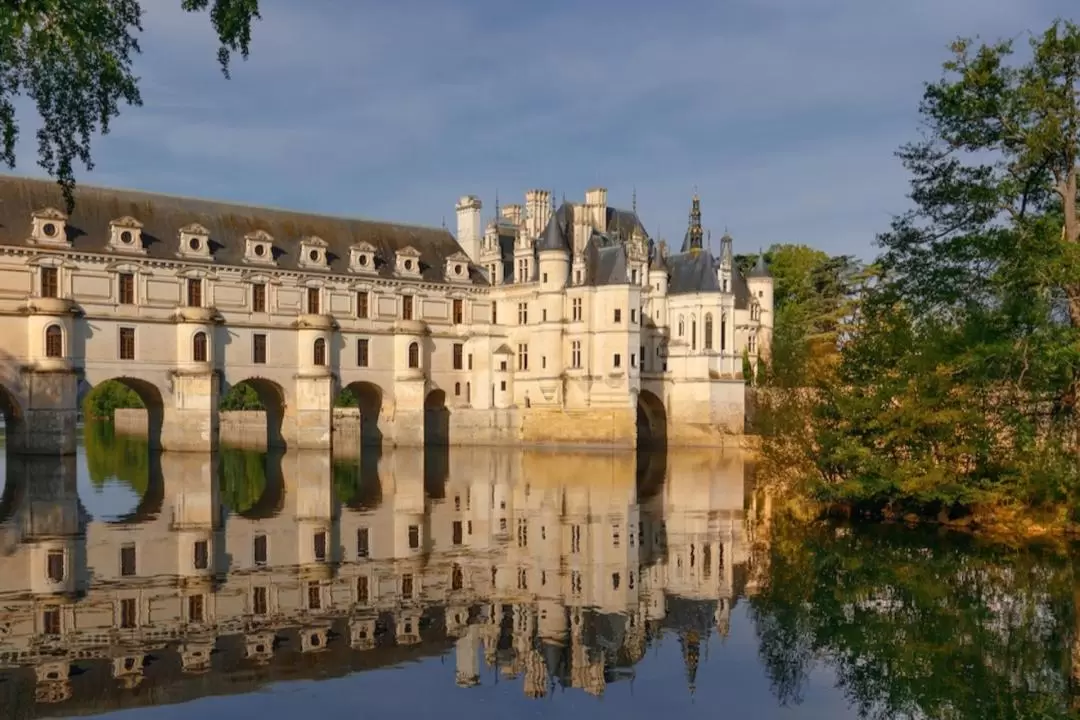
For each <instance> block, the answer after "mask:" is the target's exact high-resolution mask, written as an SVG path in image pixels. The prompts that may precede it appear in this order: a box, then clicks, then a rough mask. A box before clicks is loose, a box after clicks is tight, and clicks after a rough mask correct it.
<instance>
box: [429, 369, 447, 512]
mask: <svg viewBox="0 0 1080 720" xmlns="http://www.w3.org/2000/svg"><path fill="white" fill-rule="evenodd" d="M449 474H450V410H449V409H448V408H447V407H446V393H445V392H444V391H442V390H432V391H431V392H429V393H428V395H427V397H426V398H425V399H424V486H425V488H426V489H427V490H428V493H429V494H430V495H432V496H433V497H439V495H440V494H441V493H436V492H435V490H436V489H437V488H439V487H441V485H442V484H443V483H445V481H446V478H447V477H448V476H449Z"/></svg>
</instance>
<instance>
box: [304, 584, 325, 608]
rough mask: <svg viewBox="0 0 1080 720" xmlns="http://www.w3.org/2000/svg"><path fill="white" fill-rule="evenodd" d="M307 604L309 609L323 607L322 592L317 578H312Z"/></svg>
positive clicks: (308, 589) (308, 588) (308, 587)
mask: <svg viewBox="0 0 1080 720" xmlns="http://www.w3.org/2000/svg"><path fill="white" fill-rule="evenodd" d="M307 606H308V609H309V610H321V609H322V592H320V588H319V583H318V581H317V580H312V581H311V582H309V583H308V586H307Z"/></svg>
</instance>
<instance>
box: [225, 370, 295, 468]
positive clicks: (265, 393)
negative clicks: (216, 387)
mask: <svg viewBox="0 0 1080 720" xmlns="http://www.w3.org/2000/svg"><path fill="white" fill-rule="evenodd" d="M241 385H246V386H248V387H250V388H251V389H252V390H254V391H255V395H257V396H258V398H259V404H261V405H262V411H263V413H264V417H265V420H264V422H265V424H266V449H267V450H270V449H277V450H285V449H286V443H285V437H284V435H283V433H282V424H283V423H284V421H285V388H283V387H281V385H279V384H277V383H276V382H274V381H273V380H269V379H267V378H264V377H260V376H253V377H249V378H244V379H243V380H240V381H238V382H236V383H233V384H232V385H230V386H229V387H228V388H222V393H221V399H222V401H223V402H224V401H225V398H226V397H227V396H228V394H229V391H231V390H232V389H233V388H236V387H239V386H241ZM226 412H228V411H226Z"/></svg>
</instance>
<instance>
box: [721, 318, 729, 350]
mask: <svg viewBox="0 0 1080 720" xmlns="http://www.w3.org/2000/svg"><path fill="white" fill-rule="evenodd" d="M720 349H721V350H727V313H724V314H723V315H721V316H720Z"/></svg>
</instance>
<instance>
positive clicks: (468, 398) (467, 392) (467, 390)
mask: <svg viewBox="0 0 1080 720" xmlns="http://www.w3.org/2000/svg"><path fill="white" fill-rule="evenodd" d="M471 400H472V383H471V382H466V383H465V402H469V401H471Z"/></svg>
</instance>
